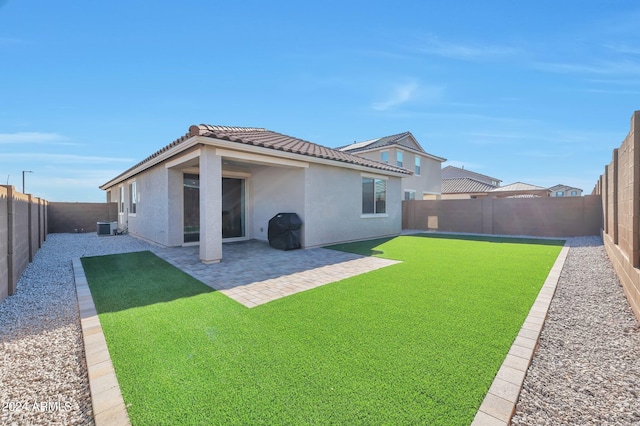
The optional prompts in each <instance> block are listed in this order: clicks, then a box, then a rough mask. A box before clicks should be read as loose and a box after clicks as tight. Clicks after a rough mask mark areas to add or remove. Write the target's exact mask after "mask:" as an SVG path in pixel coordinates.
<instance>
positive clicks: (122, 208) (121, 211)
mask: <svg viewBox="0 0 640 426" xmlns="http://www.w3.org/2000/svg"><path fill="white" fill-rule="evenodd" d="M119 189H120V206H119V207H120V213H124V186H121V187H120V188H119Z"/></svg>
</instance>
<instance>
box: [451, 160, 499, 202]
mask: <svg viewBox="0 0 640 426" xmlns="http://www.w3.org/2000/svg"><path fill="white" fill-rule="evenodd" d="M500 182H502V181H501V180H500V179H497V178H494V177H491V176H487V175H483V174H480V173H476V172H472V171H470V170H466V169H465V168H460V167H455V166H447V167H445V168H443V169H442V189H441V191H442V199H443V200H460V199H468V198H486V197H488V196H489V193H490V192H491V191H493V190H494V189H496V188H498V187H499V186H500Z"/></svg>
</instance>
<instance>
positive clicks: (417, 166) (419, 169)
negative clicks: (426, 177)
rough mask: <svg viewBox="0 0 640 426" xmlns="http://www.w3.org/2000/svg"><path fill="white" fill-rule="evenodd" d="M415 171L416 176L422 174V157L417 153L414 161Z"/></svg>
mask: <svg viewBox="0 0 640 426" xmlns="http://www.w3.org/2000/svg"><path fill="white" fill-rule="evenodd" d="M413 167H414V168H413V171H414V172H415V175H416V176H420V175H421V173H422V159H421V158H420V156H419V155H416V159H415V160H414V161H413Z"/></svg>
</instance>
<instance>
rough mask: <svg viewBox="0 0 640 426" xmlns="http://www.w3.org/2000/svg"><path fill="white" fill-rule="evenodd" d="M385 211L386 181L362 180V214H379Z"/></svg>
mask: <svg viewBox="0 0 640 426" xmlns="http://www.w3.org/2000/svg"><path fill="white" fill-rule="evenodd" d="M386 211H387V181H386V180H384V179H374V178H364V177H363V178H362V214H381V213H386Z"/></svg>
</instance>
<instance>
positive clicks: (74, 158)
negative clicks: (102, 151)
mask: <svg viewBox="0 0 640 426" xmlns="http://www.w3.org/2000/svg"><path fill="white" fill-rule="evenodd" d="M24 159H26V160H29V161H32V162H33V161H43V162H49V163H67V164H68V163H73V164H76V163H80V164H82V163H92V164H104V163H132V162H133V161H134V160H133V159H131V158H126V157H101V156H93V155H74V154H47V153H32V152H19V153H6V154H2V157H0V161H3V162H4V161H7V160H24Z"/></svg>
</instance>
